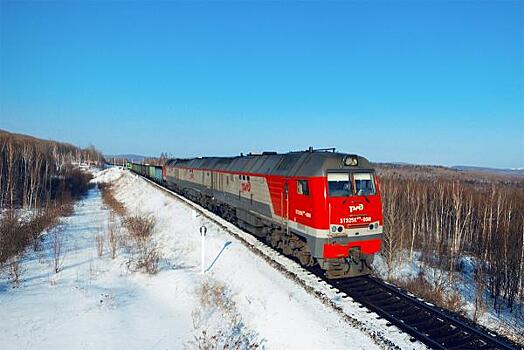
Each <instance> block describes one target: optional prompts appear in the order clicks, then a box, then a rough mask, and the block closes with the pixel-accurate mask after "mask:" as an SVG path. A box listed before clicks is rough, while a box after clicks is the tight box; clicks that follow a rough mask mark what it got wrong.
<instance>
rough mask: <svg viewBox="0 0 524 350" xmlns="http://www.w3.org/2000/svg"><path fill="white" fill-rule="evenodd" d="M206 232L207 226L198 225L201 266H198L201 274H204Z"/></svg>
mask: <svg viewBox="0 0 524 350" xmlns="http://www.w3.org/2000/svg"><path fill="white" fill-rule="evenodd" d="M206 233H207V227H206V226H204V225H202V226H200V236H201V237H202V249H201V251H200V253H201V256H200V259H201V262H202V263H201V267H200V272H201V273H202V274H204V272H205V271H204V269H205V267H204V262H205V258H206Z"/></svg>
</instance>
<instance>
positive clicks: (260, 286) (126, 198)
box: [0, 168, 423, 349]
mask: <svg viewBox="0 0 524 350" xmlns="http://www.w3.org/2000/svg"><path fill="white" fill-rule="evenodd" d="M94 181H95V182H107V181H114V184H115V186H114V188H115V196H116V198H117V199H119V200H120V201H122V202H123V203H124V204H125V206H126V208H127V210H128V212H129V213H130V214H135V213H136V214H145V215H152V216H154V217H155V219H156V229H155V233H154V239H155V240H156V242H157V244H158V245H159V247H160V250H161V254H162V259H161V264H160V266H161V269H160V272H159V273H158V274H156V275H152V276H150V275H145V274H142V273H132V272H129V270H128V268H127V266H126V261H127V259H128V258H129V255H128V253H126V251H125V250H124V249H121V250H119V252H118V256H117V258H116V259H111V256H110V254H109V249H108V248H107V243H106V248H105V253H104V255H103V256H101V257H98V255H97V249H96V238H95V237H96V236H97V235H100V234H101V233H105V232H106V231H107V227H108V220H109V211H108V209H107V208H106V207H105V206H104V204H103V202H102V199H101V194H100V192H99V191H98V190H97V189H93V190H91V191H90V192H89V194H88V196H87V197H86V198H85V199H83V200H82V201H80V202H79V203H78V204H77V205H76V207H75V213H74V215H73V216H71V217H69V218H66V219H64V226H63V227H64V235H65V240H64V246H65V248H66V249H65V257H64V262H63V266H62V269H61V271H60V272H59V273H57V274H55V273H54V271H53V254H52V251H53V249H52V239H50V238H51V234H48V235H47V236H49V237H46V238H45V244H44V250H43V251H41V252H36V253H35V252H32V251H28V252H27V254H26V255H25V257H24V258H23V260H22V261H23V263H22V269H23V271H24V272H23V275H22V280H21V283H20V286H19V287H18V288H12V286H11V285H10V283H9V282H8V277H7V273H6V272H3V273H2V275H1V278H0V310H1V312H0V348H1V349H71V348H74V349H183V348H188V349H192V348H196V347H197V343H198V342H199V340H198V339H199V338H200V339H201V338H202V334H203V332H206V334H207V336H208V337H211V338H212V336H213V335H216V336H217V339H218V340H219V341H218V343H219V344H220V342H221V341H222V344H223V343H224V342H229V343H230V344H231V343H236V344H240V345H241V346H240V348H242V344H244V345H245V344H247V343H248V342H253V343H257V344H260V345H261V347H262V348H267V349H324V348H328V349H375V348H379V347H382V348H383V347H385V345H384V343H383V342H382V343H379V344H377V343H376V342H375V340H374V339H376V338H374V337H373V336H371V335H370V334H369V333H368V332H365V331H362V330H361V329H357V328H353V327H352V326H351V325H350V323H348V322H347V321H346V320H345V319H344V318H343V317H341V315H340V314H338V313H336V312H333V309H331V308H329V307H327V306H326V304H325V303H323V302H322V301H321V300H319V298H317V297H315V296H313V295H311V294H310V293H308V292H307V291H306V290H304V288H302V287H301V286H299V285H298V284H296V283H295V282H294V281H292V280H290V279H289V278H287V277H285V276H284V275H283V274H281V273H280V272H279V271H278V270H276V269H275V268H273V267H272V266H270V265H269V264H268V263H267V262H266V261H265V260H264V259H263V258H261V257H260V256H258V255H256V254H254V253H253V252H252V251H251V250H249V249H248V248H247V247H246V246H244V245H243V244H242V243H241V242H240V241H238V240H237V239H235V238H234V237H232V236H231V235H230V234H229V233H227V232H225V231H224V230H223V229H222V228H221V227H220V226H219V225H216V224H214V223H212V222H210V221H209V220H207V219H206V218H205V217H203V216H198V215H197V214H196V212H195V211H194V210H193V209H191V208H190V207H189V206H187V205H186V204H184V203H183V202H181V201H180V200H177V199H176V198H173V197H172V196H170V195H168V194H166V193H164V192H163V191H161V190H159V189H157V188H155V187H154V186H153V185H151V184H149V183H147V182H146V181H145V180H144V179H141V178H139V177H137V176H135V175H132V174H130V173H129V172H127V171H124V170H121V169H118V168H110V169H107V170H104V171H102V172H100V173H97V174H96V177H95V180H94ZM202 225H206V227H207V230H208V231H207V239H206V251H207V256H206V264H205V266H206V269H207V272H206V274H205V275H202V274H201V273H200V252H201V250H200V236H199V234H198V228H199V227H200V226H202ZM214 291H218V292H219V293H215V292H214ZM336 302H337V303H340V304H341V305H342V306H343V308H344V310H345V311H347V313H348V315H350V314H351V315H357V316H356V317H360V318H363V317H364V316H359V315H365V314H366V313H365V311H363V310H362V309H360V308H358V307H357V306H351V305H352V304H351V303H350V302H344V301H336ZM344 303H345V304H344ZM352 308H353V309H352ZM368 315H369V314H368ZM366 317H368V318H369V319H370V320H374V322H375V323H376V324H377V326H376V329H375V332H376V333H380V332H382V334H383V335H384V334H386V335H387V334H390V335H391V341H392V342H393V343H396V344H397V345H399V346H400V347H402V348H408V347H409V348H422V347H423V346H422V345H421V344H419V343H410V342H409V340H408V339H409V337H407V336H406V335H405V334H398V331H396V330H395V328H394V327H389V328H388V327H387V326H386V325H385V324H386V322H385V321H384V320H375V318H376V315H375V316H373V315H372V314H371V315H369V316H366ZM368 321H369V320H368ZM382 328H383V329H385V330H382ZM388 329H389V331H388ZM388 332H389V333H388Z"/></svg>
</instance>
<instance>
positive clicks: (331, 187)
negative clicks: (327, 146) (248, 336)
mask: <svg viewBox="0 0 524 350" xmlns="http://www.w3.org/2000/svg"><path fill="white" fill-rule="evenodd" d="M129 167H130V168H131V170H132V171H134V172H137V173H139V174H141V175H144V176H147V177H149V178H151V179H153V180H155V181H157V182H159V183H161V184H163V185H164V186H166V187H168V188H170V189H172V190H174V191H176V192H177V193H180V194H182V195H183V196H185V197H187V198H189V199H191V200H192V201H194V202H197V203H198V204H200V205H202V206H204V207H206V208H207V209H209V210H211V211H213V212H214V213H216V214H218V215H220V216H222V217H223V218H225V219H226V220H228V221H230V222H233V223H235V224H236V225H237V226H239V227H241V228H242V229H244V230H246V231H248V232H250V233H251V234H253V235H256V236H257V237H260V238H264V239H265V240H266V242H267V243H268V244H270V245H271V246H273V247H275V248H277V249H279V250H281V251H282V252H283V253H284V254H286V255H288V256H292V257H295V258H296V259H298V260H299V261H300V263H301V264H302V265H305V266H313V265H316V264H318V265H319V266H320V268H322V269H324V270H325V273H326V276H327V277H328V278H344V277H352V276H358V275H363V274H369V273H370V272H371V267H370V265H371V263H372V261H373V257H374V254H375V253H377V252H378V251H379V250H380V245H381V241H382V232H383V224H384V223H383V217H382V203H381V197H380V185H379V181H378V179H377V176H376V175H375V172H374V169H373V168H372V166H371V165H370V163H369V161H368V160H367V159H365V158H364V157H361V156H358V155H354V154H343V153H337V152H335V151H334V150H331V151H328V150H313V149H312V148H310V149H309V150H307V151H301V152H290V153H285V154H277V153H275V152H264V153H262V154H248V155H240V156H236V157H201V158H192V159H171V160H169V161H168V162H167V163H166V164H165V165H164V166H163V167H160V166H148V165H140V164H130V165H129ZM160 172H161V176H160Z"/></svg>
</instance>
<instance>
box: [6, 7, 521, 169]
mask: <svg viewBox="0 0 524 350" xmlns="http://www.w3.org/2000/svg"><path fill="white" fill-rule="evenodd" d="M0 4H1V5H0V128H3V129H7V130H9V131H13V132H20V133H27V134H32V135H35V136H38V137H43V138H50V139H56V140H62V141H67V142H71V143H74V144H78V145H80V146H86V145H88V144H90V143H92V144H94V145H95V146H96V147H97V148H99V149H101V150H102V151H103V152H105V153H110V154H115V153H138V154H147V155H159V154H160V152H169V153H172V154H174V155H176V156H199V155H232V154H238V153H240V152H244V153H246V152H249V151H263V150H276V151H288V150H298V149H305V148H307V146H309V145H313V146H315V147H336V148H337V149H338V150H341V151H346V152H352V153H359V154H362V155H364V156H366V157H368V158H369V159H371V160H373V161H399V162H410V163H424V164H442V165H457V164H464V165H479V166H491V167H524V3H523V2H521V1H515V2H511V1H496V2H486V1H462V2H445V1H435V2H430V1H402V2H394V1H389V2H358V1H357V2H319V3H290V2H285V3H284V2H235V3H229V2H214V3H203V2H197V3H195V2H141V1H134V2H79V1H78V2H77V1H65V2H6V1H0Z"/></svg>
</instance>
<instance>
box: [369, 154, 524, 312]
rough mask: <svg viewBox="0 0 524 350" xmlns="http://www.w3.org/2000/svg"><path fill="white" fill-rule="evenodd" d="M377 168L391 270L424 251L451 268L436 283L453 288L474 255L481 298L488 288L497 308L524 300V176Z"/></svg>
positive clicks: (425, 257) (433, 262)
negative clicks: (467, 260) (468, 260)
mask: <svg viewBox="0 0 524 350" xmlns="http://www.w3.org/2000/svg"><path fill="white" fill-rule="evenodd" d="M377 173H378V175H379V178H380V181H381V190H382V196H383V210H384V223H385V224H384V225H385V229H384V230H385V232H384V233H385V235H384V244H383V252H382V254H383V256H384V258H385V261H386V265H387V267H388V275H389V273H391V272H392V270H393V269H394V268H395V266H396V263H398V262H399V261H400V260H402V259H413V255H414V253H415V252H419V253H421V256H422V258H421V259H422V261H424V263H425V264H426V265H427V266H430V267H433V268H436V270H439V271H446V272H447V274H446V278H441V279H440V281H439V282H438V283H437V284H440V285H437V286H434V287H435V288H436V289H440V290H441V291H444V290H446V288H447V290H453V286H454V284H455V282H456V279H457V278H459V276H460V274H459V273H457V272H459V271H460V270H461V269H462V268H463V261H464V260H463V259H464V258H465V257H467V258H472V259H473V261H474V262H475V269H474V276H475V284H476V288H477V293H476V294H477V296H476V298H477V300H476V301H475V304H476V306H478V305H481V304H482V303H484V302H486V300H485V299H486V298H485V297H484V295H485V294H486V293H485V292H486V291H488V292H489V293H488V294H489V298H488V299H490V301H491V302H492V303H493V307H494V308H495V309H496V310H500V308H501V307H502V306H506V307H508V308H509V309H510V310H512V311H513V309H514V307H515V306H516V305H517V304H520V303H521V302H522V301H523V298H524V295H523V288H524V250H523V242H524V177H522V176H520V177H519V176H506V175H496V174H486V173H471V172H463V171H458V170H453V169H450V168H443V167H429V166H428V167H425V166H405V165H404V166H402V165H391V164H389V165H388V164H379V165H377ZM519 311H521V310H519Z"/></svg>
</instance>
